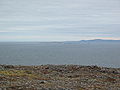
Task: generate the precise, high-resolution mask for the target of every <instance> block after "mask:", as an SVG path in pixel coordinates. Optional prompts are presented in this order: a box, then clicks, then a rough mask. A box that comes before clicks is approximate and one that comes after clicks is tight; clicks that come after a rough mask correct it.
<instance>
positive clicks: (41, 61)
mask: <svg viewBox="0 0 120 90" xmlns="http://www.w3.org/2000/svg"><path fill="white" fill-rule="evenodd" d="M0 64H7V65H45V64H55V65H68V64H75V65H87V66H88V65H97V66H102V67H115V68H120V43H63V42H0Z"/></svg>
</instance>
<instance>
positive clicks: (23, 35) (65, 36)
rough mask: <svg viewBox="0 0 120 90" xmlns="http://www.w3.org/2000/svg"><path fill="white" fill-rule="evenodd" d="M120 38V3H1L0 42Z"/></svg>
mask: <svg viewBox="0 0 120 90" xmlns="http://www.w3.org/2000/svg"><path fill="white" fill-rule="evenodd" d="M82 39H120V0H0V41H73V40H75V41H76V40H82Z"/></svg>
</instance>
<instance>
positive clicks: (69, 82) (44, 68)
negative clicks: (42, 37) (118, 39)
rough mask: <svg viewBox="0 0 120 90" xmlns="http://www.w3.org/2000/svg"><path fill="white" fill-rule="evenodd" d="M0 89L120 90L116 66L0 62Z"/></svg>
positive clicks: (119, 73)
mask: <svg viewBox="0 0 120 90" xmlns="http://www.w3.org/2000/svg"><path fill="white" fill-rule="evenodd" d="M0 90H120V68H105V67H98V66H79V65H40V66H13V65H0Z"/></svg>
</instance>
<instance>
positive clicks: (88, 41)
mask: <svg viewBox="0 0 120 90" xmlns="http://www.w3.org/2000/svg"><path fill="white" fill-rule="evenodd" d="M64 43H66V44H80V43H120V40H104V39H93V40H81V41H66V42H64Z"/></svg>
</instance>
